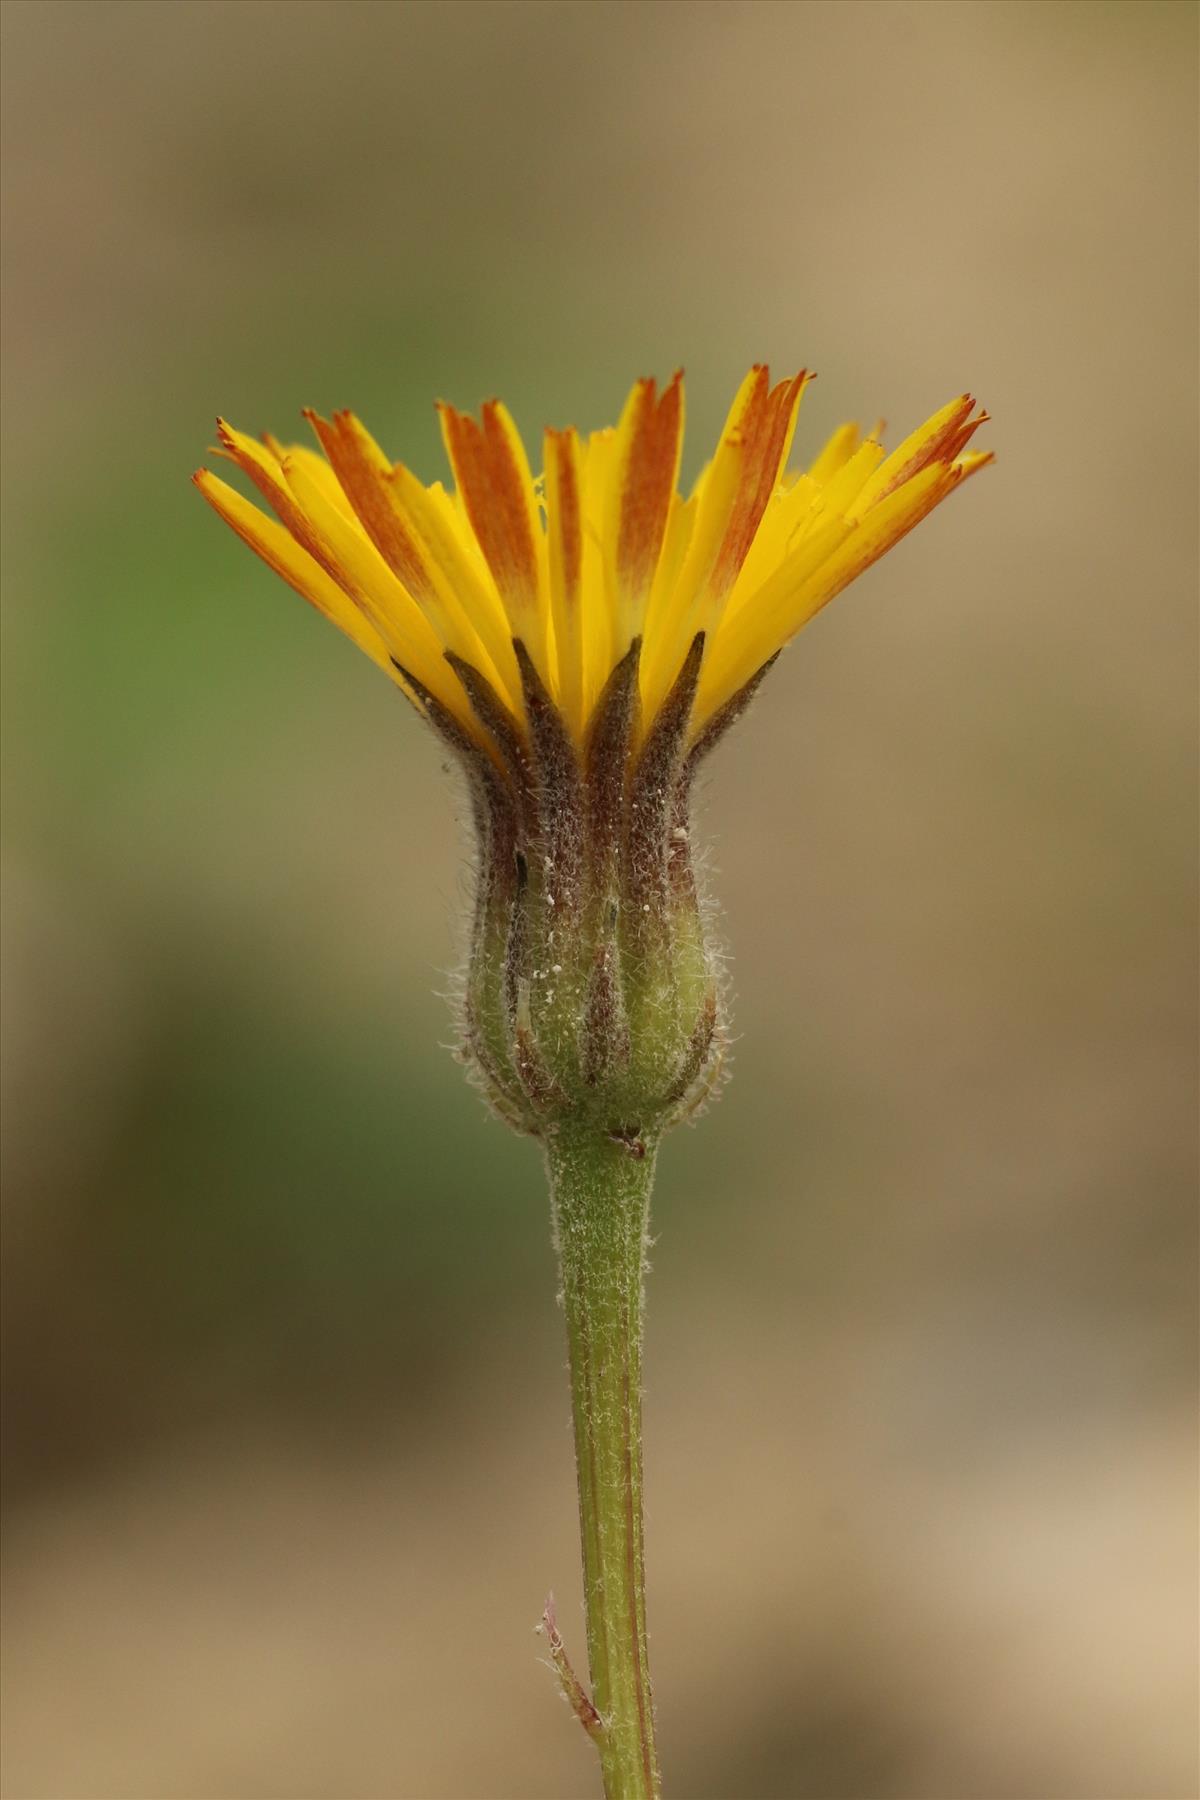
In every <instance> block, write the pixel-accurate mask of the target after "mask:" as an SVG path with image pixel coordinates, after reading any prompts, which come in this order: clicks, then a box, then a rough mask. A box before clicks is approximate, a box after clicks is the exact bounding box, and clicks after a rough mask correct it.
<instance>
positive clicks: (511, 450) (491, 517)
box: [438, 400, 538, 635]
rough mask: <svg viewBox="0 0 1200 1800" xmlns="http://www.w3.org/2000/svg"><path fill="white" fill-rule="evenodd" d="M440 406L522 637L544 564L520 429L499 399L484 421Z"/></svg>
mask: <svg viewBox="0 0 1200 1800" xmlns="http://www.w3.org/2000/svg"><path fill="white" fill-rule="evenodd" d="M438 410H439V412H440V414H441V419H442V430H443V432H444V433H445V438H446V449H447V452H448V454H449V457H450V461H451V463H452V465H453V468H454V479H455V481H456V482H457V483H458V487H459V491H460V493H461V494H462V498H463V504H464V506H465V507H466V509H467V517H468V518H469V519H470V521H471V529H472V530H473V531H474V533H475V537H476V540H477V542H478V544H479V548H480V549H481V550H482V551H483V554H484V558H485V560H486V561H487V565H488V567H489V568H490V569H491V571H492V574H493V576H494V577H495V581H496V586H497V587H498V588H499V590H500V595H501V598H502V599H503V600H504V602H505V604H506V606H507V607H508V608H509V612H510V615H511V617H512V622H513V626H514V629H515V630H516V631H517V634H518V635H520V634H521V630H522V628H523V627H524V624H525V615H535V614H536V610H537V600H538V562H537V546H536V542H535V539H534V521H533V517H532V512H531V496H530V482H529V479H528V474H527V471H526V470H525V469H523V468H522V467H521V465H520V462H519V461H518V456H517V450H516V446H515V445H514V442H513V440H514V437H515V432H514V431H513V429H512V426H511V422H510V421H509V419H508V416H507V414H506V413H505V411H504V409H503V408H502V407H501V406H500V404H499V402H498V401H496V400H489V401H488V402H487V403H486V404H485V406H484V408H483V422H482V424H479V423H478V422H477V421H476V420H475V419H473V418H471V416H470V414H469V413H460V412H458V411H457V410H456V408H454V407H453V406H445V405H443V406H441V407H439V409H438Z"/></svg>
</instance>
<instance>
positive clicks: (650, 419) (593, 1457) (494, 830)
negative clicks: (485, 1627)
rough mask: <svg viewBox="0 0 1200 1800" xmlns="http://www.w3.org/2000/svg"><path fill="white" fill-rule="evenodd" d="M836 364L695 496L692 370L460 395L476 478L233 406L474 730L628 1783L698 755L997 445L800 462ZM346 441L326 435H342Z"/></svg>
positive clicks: (752, 419) (588, 1572)
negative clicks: (561, 408) (554, 414)
mask: <svg viewBox="0 0 1200 1800" xmlns="http://www.w3.org/2000/svg"><path fill="white" fill-rule="evenodd" d="M809 379H810V377H809V376H808V374H807V372H801V374H799V375H796V376H794V377H792V378H791V379H790V380H787V381H783V382H780V383H778V384H777V385H776V386H774V387H772V385H771V383H770V380H769V377H768V374H767V370H766V369H765V368H764V367H761V366H756V367H754V368H753V369H751V371H750V373H749V374H748V375H747V377H746V379H745V381H744V382H743V383H742V385H741V387H740V388H739V390H738V393H737V395H736V397H735V399H734V402H733V406H732V408H731V410H730V413H729V417H728V419H727V421H726V424H725V428H724V430H723V431H722V433H721V437H720V440H719V442H718V444H717V447H716V450H715V452H714V454H713V457H712V459H711V461H710V462H709V463H708V464H707V465H706V466H705V468H704V470H703V472H702V473H701V475H700V477H699V479H698V481H697V482H696V484H695V486H694V487H693V489H692V491H691V492H690V493H689V494H688V495H687V496H686V497H684V496H683V495H682V494H681V493H679V491H678V480H679V464H680V454H681V448H682V442H683V422H684V417H683V415H684V393H683V381H682V377H681V376H679V375H676V376H675V377H674V379H673V380H672V381H670V382H669V383H667V385H666V386H665V387H664V388H663V389H662V390H661V392H660V391H659V389H658V387H657V385H656V383H655V382H653V381H650V380H644V381H639V382H637V383H636V384H635V386H634V388H633V390H632V392H631V394H630V396H629V399H628V401H627V402H626V405H625V408H624V411H623V413H622V415H621V420H620V423H619V424H618V425H617V426H616V428H615V429H612V430H605V431H596V432H593V433H591V435H590V436H588V437H586V438H585V437H582V436H581V435H580V434H579V433H578V432H576V431H573V430H568V431H547V432H546V434H545V442H544V459H545V473H544V475H543V476H542V477H541V478H540V479H539V480H536V481H535V480H534V478H533V475H532V472H531V470H530V466H529V462H528V459H527V457H526V454H525V450H524V446H523V445H522V442H521V439H520V437H519V436H518V434H517V431H516V429H515V427H514V425H513V423H512V420H511V419H510V417H509V415H508V413H507V411H506V410H505V409H504V407H503V406H501V405H500V404H499V403H498V402H496V401H489V402H488V403H487V404H486V405H485V406H484V407H483V408H482V412H481V416H480V418H479V419H478V420H476V419H474V418H472V417H470V416H468V415H466V414H463V413H460V412H457V411H456V410H455V409H454V408H453V407H450V406H443V407H441V408H440V413H441V420H442V429H443V434H444V437H445V442H446V448H447V451H448V453H449V457H450V462H451V466H452V468H453V471H454V478H455V491H454V492H453V493H450V492H448V491H447V490H446V489H445V488H443V487H442V485H441V484H440V483H434V484H433V485H432V486H428V487H427V486H425V485H424V484H422V483H421V482H420V481H419V480H418V479H417V477H416V476H414V475H413V474H412V473H411V472H410V471H409V470H408V469H407V468H405V467H404V466H403V464H399V463H396V464H393V463H392V462H391V461H390V459H389V458H388V457H387V456H386V455H385V454H384V453H383V451H382V450H381V449H380V448H379V446H378V445H377V444H376V443H375V441H374V439H373V438H372V437H371V436H370V435H369V434H368V432H367V431H366V429H365V428H364V426H363V425H361V424H360V423H359V421H358V419H357V418H355V416H354V415H353V414H352V413H348V412H343V413H336V414H335V415H334V417H333V419H332V420H327V419H324V418H321V417H320V416H318V415H317V414H315V413H311V412H310V413H308V414H307V415H306V416H307V418H308V419H309V422H310V424H311V425H312V427H313V429H314V431H315V433H316V437H317V440H318V442H319V445H320V452H321V453H319V452H318V451H316V450H313V449H311V448H309V447H307V446H305V445H287V446H285V445H283V444H280V443H279V442H277V441H276V440H275V439H274V438H271V437H267V438H266V439H264V440H263V441H262V442H258V441H256V440H254V439H253V438H250V437H247V436H245V435H244V434H243V433H241V432H239V431H235V430H234V429H233V428H232V427H230V426H227V425H225V424H224V423H220V424H219V433H220V440H221V449H220V452H219V454H221V455H223V456H225V457H227V458H229V459H230V460H232V461H233V462H234V463H235V464H237V465H238V467H239V468H240V469H241V470H242V471H243V473H244V474H245V475H247V476H248V477H249V478H250V480H251V481H252V482H253V484H254V485H255V487H257V489H258V490H259V492H260V493H261V494H262V496H263V497H264V498H265V499H266V501H267V503H268V505H269V506H270V508H271V511H272V512H273V514H274V517H273V518H272V517H271V516H270V515H268V514H266V513H264V512H262V511H261V509H260V508H258V507H257V506H255V505H253V504H251V502H250V501H249V500H247V499H245V498H244V497H243V496H242V495H241V494H240V493H238V492H237V491H236V490H235V489H234V488H232V487H230V486H229V485H228V484H227V483H226V482H224V481H221V480H219V479H218V478H217V477H216V476H215V475H213V474H211V473H210V472H209V471H208V470H201V471H200V472H199V473H198V474H197V475H196V477H195V480H196V484H197V486H198V487H199V488H200V491H201V492H202V493H203V495H204V497H205V498H206V499H207V500H208V501H209V502H210V504H211V505H212V506H213V507H215V509H216V510H217V511H218V512H219V513H220V514H221V516H222V517H223V518H224V519H226V520H227V521H228V523H229V524H230V525H232V526H233V528H234V530H235V531H236V532H237V533H238V535H239V536H240V537H242V538H243V539H244V540H245V542H246V543H248V544H249V545H250V546H251V548H252V549H254V550H255V551H257V552H258V554H259V555H260V556H261V557H262V558H263V560H264V561H265V562H266V563H268V564H269V565H270V567H271V568H273V569H274V570H275V571H276V573H277V574H279V575H282V576H283V578H284V580H285V581H287V582H289V583H290V584H291V586H292V587H293V588H295V589H296V591H297V592H298V593H300V594H302V595H303V596H304V598H305V599H307V600H309V601H311V602H312V604H313V605H314V606H316V607H317V608H318V609H319V610H320V611H321V612H323V613H324V614H325V615H326V616H327V617H328V618H330V619H331V620H332V621H333V622H334V624H336V625H338V626H339V627H340V628H341V630H343V631H344V632H345V633H346V634H347V635H348V636H349V637H350V638H352V639H353V640H354V642H355V643H356V644H358V645H359V647H360V648H361V649H363V650H365V651H366V652H367V654H368V655H369V656H371V657H372V658H373V659H374V661H375V662H376V663H378V664H379V666H380V667H381V668H382V669H383V670H384V671H385V672H386V673H387V674H388V675H389V676H390V678H391V679H392V680H393V681H394V682H395V683H396V685H397V686H398V687H399V688H400V689H401V690H402V691H403V692H404V693H405V694H406V695H407V697H408V699H409V700H410V701H411V702H412V703H413V705H414V706H415V707H416V709H417V711H418V712H419V713H420V714H421V715H422V716H423V718H424V719H425V720H426V721H427V722H428V723H429V724H430V725H431V726H432V727H433V729H434V730H435V731H436V732H437V733H438V734H439V736H440V737H441V739H442V740H443V742H444V743H445V744H447V745H448V746H449V747H450V749H451V751H452V752H453V755H454V757H455V759H456V760H457V762H458V764H459V766H460V767H461V769H462V771H463V773H464V775H465V778H466V783H467V788H468V791H469V794H470V799H471V806H472V811H473V816H474V823H475V830H476V835H477V840H478V864H477V882H476V895H475V915H474V922H473V926H472V930H471V942H470V953H469V958H468V967H467V977H466V988H465V1000H464V1006H463V1021H462V1026H463V1031H462V1036H463V1053H464V1057H465V1058H466V1060H467V1061H468V1062H469V1063H470V1065H471V1067H472V1069H473V1071H474V1072H475V1073H476V1075H477V1077H478V1079H479V1080H480V1083H481V1085H482V1086H483V1088H484V1090H485V1092H486V1093H487V1095H488V1098H489V1100H490V1101H491V1104H492V1106H493V1107H494V1109H495V1111H496V1112H497V1113H498V1114H499V1115H500V1116H501V1117H502V1118H503V1119H505V1120H507V1121H508V1122H509V1123H510V1124H511V1125H513V1126H515V1127H516V1128H517V1129H518V1130H521V1131H524V1132H528V1133H530V1134H531V1135H532V1136H534V1137H536V1138H538V1139H539V1140H540V1141H541V1143H542V1145H543V1146H544V1150H545V1155H546V1162H547V1167H548V1172H549V1177H550V1187H551V1196H552V1206H553V1219H554V1237H555V1244H556V1247H557V1251H558V1256H559V1265H560V1270H561V1278H562V1292H561V1298H562V1302H563V1306H564V1310H565V1314H566V1321H567V1335H568V1343H569V1348H570V1367H571V1391H572V1405H573V1415H574V1427H575V1449H576V1468H577V1475H578V1481H579V1502H580V1508H579V1510H580V1529H581V1535H582V1548H583V1569H584V1598H585V1604H586V1610H587V1640H588V1666H589V1671H590V1677H591V1691H590V1693H589V1692H588V1690H587V1689H586V1688H585V1687H584V1685H583V1683H582V1682H581V1681H580V1680H579V1679H578V1678H577V1677H576V1676H575V1674H574V1673H573V1671H572V1670H571V1667H570V1664H569V1662H568V1661H567V1653H566V1648H565V1645H564V1644H563V1640H562V1638H561V1636H560V1634H559V1632H558V1627H557V1624H556V1622H555V1619H554V1615H553V1609H552V1608H548V1609H547V1613H546V1617H545V1629H546V1632H547V1635H548V1637H549V1642H550V1649H551V1657H552V1661H553V1663H554V1666H555V1667H556V1669H557V1670H558V1672H559V1676H560V1679H561V1682H562V1687H563V1692H564V1695H565V1696H566V1698H567V1699H568V1701H569V1703H570V1704H571V1706H572V1708H573V1710H574V1711H575V1712H576V1714H577V1716H578V1717H579V1719H580V1721H581V1723H582V1724H583V1725H584V1727H585V1729H586V1731H587V1733H588V1735H589V1736H590V1737H591V1738H592V1740H593V1742H594V1743H595V1744H596V1746H597V1749H598V1751H599V1754H600V1763H601V1769H602V1772H603V1778H604V1789H605V1794H606V1796H607V1797H608V1800H651V1797H653V1796H657V1795H658V1794H659V1793H660V1791H661V1783H660V1777H659V1769H658V1758H657V1752H656V1748H655V1736H654V1709H653V1702H652V1697H651V1689H650V1676H649V1668H648V1659H647V1639H646V1603H645V1572H644V1557H643V1543H642V1493H641V1486H642V1451H641V1387H642V1311H643V1296H644V1288H645V1246H646V1234H647V1225H648V1217H649V1202H650V1190H651V1185H652V1182H653V1175H654V1164H655V1157H656V1154H657V1150H658V1146H659V1143H660V1140H661V1138H662V1136H663V1134H664V1132H665V1131H666V1130H667V1129H669V1127H670V1126H671V1125H672V1124H674V1123H676V1122H677V1121H678V1120H679V1119H681V1118H685V1117H687V1116H689V1115H690V1114H692V1113H694V1112H695V1111H696V1110H697V1109H698V1108H699V1107H700V1106H701V1105H702V1104H703V1102H704V1101H705V1099H706V1098H707V1097H708V1096H709V1094H710V1093H711V1092H712V1091H713V1089H714V1087H715V1086H716V1084H717V1082H718V1080H719V1076H720V1072H721V1064H722V1057H723V1052H724V1046H725V1042H726V1031H727V1027H726V1022H725V1019H724V1017H723V995H722V988H721V983H720V980H719V973H718V962H717V957H716V953H715V950H714V946H713V944H712V942H711V940H710V935H709V931H708V927H707V921H706V912H705V909H704V908H703V907H702V904H701V897H700V894H699V890H698V885H697V878H696V872H695V863H694V859H693V854H692V837H691V830H692V827H691V793H692V786H693V781H694V777H695V773H696V770H697V767H698V766H699V764H700V762H701V761H702V759H703V758H704V757H705V756H706V755H707V754H708V752H709V751H710V750H711V749H712V747H713V746H714V744H715V743H716V742H717V741H718V739H719V738H720V737H721V736H722V734H723V733H724V732H725V731H726V730H727V729H728V727H729V726H730V725H731V724H732V722H733V721H734V720H735V719H736V718H737V716H738V714H739V713H740V712H741V711H742V709H743V708H744V707H745V705H746V704H747V702H748V701H749V699H750V698H751V697H752V696H753V694H754V692H755V690H756V689H757V687H758V685H759V683H760V681H761V680H762V677H763V675H764V674H765V672H766V671H767V669H768V668H769V667H770V665H771V663H772V662H773V661H774V659H775V658H776V656H777V655H778V653H779V651H780V650H781V649H782V648H783V646H784V645H785V644H786V643H787V642H788V641H789V640H790V639H791V638H792V637H793V636H794V635H795V634H796V632H797V631H799V630H800V628H801V626H803V625H804V624H806V623H807V621H808V620H809V619H811V618H812V617H813V615H814V614H815V613H817V612H818V611H819V610H820V608H821V607H822V606H824V605H825V604H826V603H827V602H828V601H829V600H831V599H832V598H833V597H834V595H835V594H837V593H839V592H840V591H841V589H842V588H844V587H845V586H846V585H847V583H848V582H850V581H852V580H853V579H854V577H855V576H856V575H859V574H861V573H862V571H863V570H864V569H866V568H867V567H868V566H869V565H870V564H871V563H873V562H874V561H876V559H877V558H878V557H880V556H881V555H882V554H883V553H884V552H885V551H886V550H888V549H890V548H891V546H892V545H893V544H895V543H896V542H897V541H898V540H899V539H900V538H901V537H903V536H904V534H905V533H906V532H908V531H910V530H911V529H912V527H913V526H914V525H916V524H917V523H918V522H919V521H920V520H921V519H923V518H924V517H925V515H926V514H927V513H928V512H930V511H931V510H932V509H933V508H934V507H935V506H937V505H938V503H939V502H940V501H942V500H943V499H945V498H946V496H947V495H948V494H949V493H951V492H952V491H953V489H954V488H955V487H957V486H958V485H959V484H960V483H961V482H962V481H963V480H964V479H965V478H966V477H967V476H968V475H970V474H972V473H973V472H974V471H975V470H976V469H978V468H980V467H982V466H983V464H984V463H986V462H988V461H989V460H990V458H989V455H988V454H987V453H979V452H975V451H969V450H968V449H967V445H968V443H969V441H970V439H971V437H972V435H973V434H974V432H975V430H976V429H977V427H978V426H979V425H980V424H981V423H982V422H983V420H984V419H985V418H986V416H987V415H986V414H984V413H977V412H976V411H975V403H974V401H973V400H972V398H971V396H970V395H969V394H964V395H961V396H959V397H958V398H956V399H954V400H952V401H950V402H949V404H948V405H946V406H944V407H943V408H942V409H941V410H940V411H939V412H937V413H935V414H934V415H933V417H932V418H931V419H929V420H928V421H927V422H926V423H925V424H924V425H923V426H921V427H920V429H919V430H917V431H915V432H913V434H912V435H911V436H910V437H908V438H906V439H905V440H904V442H903V443H902V444H901V445H900V446H899V448H898V449H896V450H894V451H893V452H892V453H891V454H890V455H889V454H887V452H886V451H885V450H884V448H883V445H882V443H881V442H880V441H879V438H878V436H877V435H875V434H872V435H870V436H867V437H865V438H864V437H862V436H861V435H860V433H859V431H858V429H857V428H856V427H855V426H853V425H845V426H842V427H841V428H840V429H839V430H838V431H836V432H834V434H833V436H832V437H831V438H830V440H829V442H828V443H827V444H826V445H825V447H824V448H823V449H822V451H821V452H820V454H819V455H818V456H817V458H816V460H815V461H814V462H813V463H811V464H810V466H809V467H808V469H807V470H805V471H804V472H802V473H799V474H788V473H786V472H785V471H786V467H787V461H788V455H789V451H790V448H791V441H792V435H793V432H794V430H795V425H796V415H797V411H798V408H799V404H800V399H801V395H802V393H803V391H804V388H805V386H806V384H807V382H808V380H809ZM322 453H323V454H322Z"/></svg>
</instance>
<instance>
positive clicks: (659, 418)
mask: <svg viewBox="0 0 1200 1800" xmlns="http://www.w3.org/2000/svg"><path fill="white" fill-rule="evenodd" d="M631 405H632V409H633V417H632V419H631V420H630V421H629V437H628V452H627V454H626V457H625V459H624V465H623V467H622V468H621V469H620V470H619V471H618V476H617V479H618V482H619V497H618V508H619V512H618V521H619V522H618V525H617V564H616V569H617V580H618V582H619V583H620V588H621V601H622V604H623V605H624V606H625V607H627V608H629V609H630V610H631V611H632V612H634V613H635V614H636V613H637V612H638V611H639V609H640V608H642V607H643V606H644V605H645V601H646V596H647V595H648V593H649V591H650V587H651V584H652V582H653V580H654V573H655V570H656V569H657V567H658V559H659V555H660V554H661V551H662V545H663V538H664V536H665V534H666V529H667V517H668V514H669V512H670V509H671V499H672V496H673V495H674V492H675V484H676V482H677V480H678V478H679V456H680V447H681V440H682V435H683V377H682V374H681V373H679V372H677V373H676V374H675V376H674V377H673V379H672V380H671V382H670V383H669V384H668V386H667V387H666V388H664V390H663V392H662V394H661V396H660V395H658V393H657V386H656V383H655V382H654V381H639V382H638V384H637V386H636V388H635V389H634V392H633V395H632V397H631Z"/></svg>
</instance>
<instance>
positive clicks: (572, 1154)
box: [546, 1123, 662, 1800]
mask: <svg viewBox="0 0 1200 1800" xmlns="http://www.w3.org/2000/svg"><path fill="white" fill-rule="evenodd" d="M546 1157H547V1162H548V1164H549V1170H550V1185H551V1194H552V1197H553V1204H554V1229H555V1242H556V1245H557V1248H558V1255H559V1264H560V1269H561V1274H562V1300H563V1307H564V1310H565V1312H566V1318H567V1340H568V1344H569V1346H570V1362H571V1400H572V1408H573V1413H574V1421H575V1463H576V1471H577V1474H578V1479H579V1528H580V1535H581V1538H582V1541H583V1586H584V1600H585V1604H586V1608H587V1638H588V1664H589V1668H590V1670H591V1679H592V1701H593V1704H594V1706H595V1708H596V1711H597V1713H598V1714H599V1715H600V1719H601V1721H602V1726H601V1730H600V1731H599V1732H598V1733H595V1734H593V1735H594V1736H595V1740H596V1742H597V1745H598V1748H599V1751H600V1763H601V1768H602V1771H603V1776H604V1792H605V1795H606V1800H658V1796H659V1795H660V1794H661V1791H662V1790H661V1786H660V1780H659V1773H658V1757H657V1753H656V1750H655V1745H654V1707H653V1701H652V1698H651V1693H650V1671H649V1667H648V1663H647V1657H646V1578H645V1566H644V1559H643V1550H642V1311H643V1304H642V1303H643V1294H644V1287H645V1246H646V1227H647V1221H648V1217H649V1208H650V1189H651V1185H652V1183H653V1179H654V1148H653V1146H649V1147H647V1146H645V1145H643V1144H642V1143H641V1141H640V1140H638V1139H636V1138H633V1139H630V1140H629V1141H625V1140H621V1141H616V1140H614V1139H613V1138H611V1137H609V1136H608V1135H607V1134H605V1133H604V1132H602V1131H600V1130H599V1129H598V1128H597V1127H596V1125H595V1124H594V1123H588V1124H586V1125H584V1124H579V1125H575V1124H567V1125H559V1126H557V1127H556V1128H555V1129H554V1131H553V1133H552V1134H550V1135H548V1139H547V1145H546Z"/></svg>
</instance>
